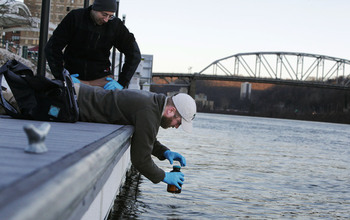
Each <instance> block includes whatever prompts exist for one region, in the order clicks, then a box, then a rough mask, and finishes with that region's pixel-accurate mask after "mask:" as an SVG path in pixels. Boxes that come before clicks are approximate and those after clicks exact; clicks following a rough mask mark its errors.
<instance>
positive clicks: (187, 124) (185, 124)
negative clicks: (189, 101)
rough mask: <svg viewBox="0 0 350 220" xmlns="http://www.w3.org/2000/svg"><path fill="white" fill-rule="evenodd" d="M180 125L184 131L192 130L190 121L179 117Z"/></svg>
mask: <svg viewBox="0 0 350 220" xmlns="http://www.w3.org/2000/svg"><path fill="white" fill-rule="evenodd" d="M181 127H182V129H183V130H184V131H186V132H188V133H191V132H192V121H190V122H188V121H186V120H185V119H183V118H182V119H181Z"/></svg>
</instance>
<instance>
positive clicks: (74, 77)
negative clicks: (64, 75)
mask: <svg viewBox="0 0 350 220" xmlns="http://www.w3.org/2000/svg"><path fill="white" fill-rule="evenodd" d="M70 77H71V78H72V81H73V83H80V80H79V79H78V78H77V77H79V74H72V75H70Z"/></svg>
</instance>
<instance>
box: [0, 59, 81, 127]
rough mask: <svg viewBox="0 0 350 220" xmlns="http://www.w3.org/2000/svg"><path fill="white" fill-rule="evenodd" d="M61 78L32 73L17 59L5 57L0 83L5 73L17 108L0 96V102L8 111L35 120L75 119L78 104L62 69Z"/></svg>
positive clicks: (9, 113)
mask: <svg viewBox="0 0 350 220" xmlns="http://www.w3.org/2000/svg"><path fill="white" fill-rule="evenodd" d="M62 74H63V77H62V78H63V80H58V79H53V80H51V79H48V78H46V77H44V76H40V75H34V74H33V71H32V70H31V69H29V67H27V66H25V65H24V64H22V63H21V62H18V61H17V60H9V61H7V62H6V63H5V64H4V65H3V66H2V67H1V68H0V85H1V81H2V76H5V79H6V81H7V84H8V85H9V87H10V89H11V91H12V93H13V96H14V98H15V99H16V102H17V105H18V107H19V110H20V111H19V112H18V111H17V110H16V108H14V107H13V106H12V105H11V104H9V103H8V102H7V101H6V100H5V99H4V97H3V94H2V91H0V96H1V97H0V98H1V99H0V105H2V106H3V107H4V109H5V111H6V113H7V114H8V115H10V116H11V117H13V118H19V119H32V120H39V121H57V122H76V121H77V120H78V118H79V108H78V104H77V97H76V93H75V89H74V86H73V82H72V79H71V77H70V75H69V73H68V71H64V72H63V73H62Z"/></svg>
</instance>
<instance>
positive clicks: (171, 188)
mask: <svg viewBox="0 0 350 220" xmlns="http://www.w3.org/2000/svg"><path fill="white" fill-rule="evenodd" d="M180 169H181V167H180V166H178V165H175V166H173V170H172V171H170V172H180ZM179 185H180V187H181V186H182V184H179ZM167 191H168V192H170V193H181V189H178V188H177V187H176V186H175V185H170V184H168V188H167Z"/></svg>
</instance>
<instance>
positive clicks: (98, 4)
mask: <svg viewBox="0 0 350 220" xmlns="http://www.w3.org/2000/svg"><path fill="white" fill-rule="evenodd" d="M92 10H95V11H110V12H116V11H117V1H116V0H95V1H94V4H93V5H92Z"/></svg>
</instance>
